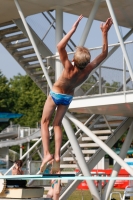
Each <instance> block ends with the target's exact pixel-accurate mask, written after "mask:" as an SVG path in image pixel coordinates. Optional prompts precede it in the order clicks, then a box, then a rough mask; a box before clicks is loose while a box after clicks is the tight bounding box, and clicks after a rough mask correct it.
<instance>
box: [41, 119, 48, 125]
mask: <svg viewBox="0 0 133 200" xmlns="http://www.w3.org/2000/svg"><path fill="white" fill-rule="evenodd" d="M41 125H46V126H49V120H47V119H46V118H42V119H41Z"/></svg>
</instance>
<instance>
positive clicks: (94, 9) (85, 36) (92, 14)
mask: <svg viewBox="0 0 133 200" xmlns="http://www.w3.org/2000/svg"><path fill="white" fill-rule="evenodd" d="M100 2H101V0H95V2H94V5H93V8H92V10H91V12H90V15H89V17H88V20H87V22H86V26H85V29H84V31H83V34H82V36H81V39H80V42H79V44H78V46H84V44H85V42H86V39H87V36H88V33H89V31H90V28H91V25H92V22H93V19H94V17H95V14H96V12H97V10H98V7H99V4H100Z"/></svg>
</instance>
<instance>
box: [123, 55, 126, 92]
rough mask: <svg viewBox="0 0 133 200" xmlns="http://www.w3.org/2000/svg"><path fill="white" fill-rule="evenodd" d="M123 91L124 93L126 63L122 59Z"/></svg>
mask: <svg viewBox="0 0 133 200" xmlns="http://www.w3.org/2000/svg"><path fill="white" fill-rule="evenodd" d="M123 91H124V92H126V63H125V59H124V57H123Z"/></svg>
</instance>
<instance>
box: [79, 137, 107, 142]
mask: <svg viewBox="0 0 133 200" xmlns="http://www.w3.org/2000/svg"><path fill="white" fill-rule="evenodd" d="M98 138H99V139H100V140H103V141H104V140H107V139H108V138H109V137H108V136H99V137H98ZM82 141H92V138H90V137H82Z"/></svg>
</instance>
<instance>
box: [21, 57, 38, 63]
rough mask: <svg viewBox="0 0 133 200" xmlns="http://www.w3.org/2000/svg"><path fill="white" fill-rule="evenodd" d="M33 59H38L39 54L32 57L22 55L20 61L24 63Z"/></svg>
mask: <svg viewBox="0 0 133 200" xmlns="http://www.w3.org/2000/svg"><path fill="white" fill-rule="evenodd" d="M33 61H37V56H32V57H26V58H24V57H21V58H20V60H19V62H22V63H27V62H33Z"/></svg>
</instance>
